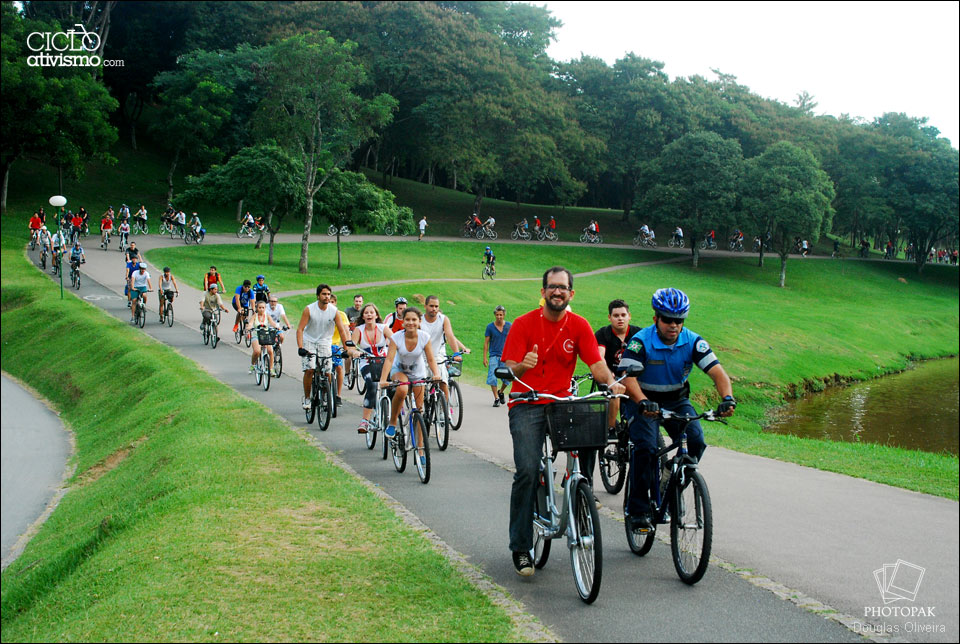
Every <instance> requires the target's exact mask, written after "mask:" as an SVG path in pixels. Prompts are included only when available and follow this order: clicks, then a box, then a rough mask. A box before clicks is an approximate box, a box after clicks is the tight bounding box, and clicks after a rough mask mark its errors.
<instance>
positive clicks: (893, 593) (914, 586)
mask: <svg viewBox="0 0 960 644" xmlns="http://www.w3.org/2000/svg"><path fill="white" fill-rule="evenodd" d="M925 572H926V568H923V567H922V566H918V565H916V564H912V563H910V562H909V561H904V560H903V559H897V563H895V564H883V567H882V568H880V569H879V570H874V571H873V578H874V579H875V580H876V582H877V588H879V589H880V596H881V597H882V598H883V603H884V604H890V603H892V602H895V601H899V600H901V599H904V600H908V601H915V600H916V599H917V592H919V590H920V583H921V582H922V581H923V575H924V573H925Z"/></svg>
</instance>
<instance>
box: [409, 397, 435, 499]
mask: <svg viewBox="0 0 960 644" xmlns="http://www.w3.org/2000/svg"><path fill="white" fill-rule="evenodd" d="M441 395H442V394H441ZM412 421H413V422H412V425H413V426H412V427H411V428H410V441H411V443H412V444H413V459H414V460H413V462H414V463H415V464H416V466H417V476H419V477H420V482H421V483H423V484H424V485H426V484H427V483H429V482H430V435H429V434H428V433H427V425H426V423H424V422H423V415H422V414H421V413H420V412H418V411H415V412H413V416H412Z"/></svg>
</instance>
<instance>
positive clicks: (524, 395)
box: [510, 392, 533, 400]
mask: <svg viewBox="0 0 960 644" xmlns="http://www.w3.org/2000/svg"><path fill="white" fill-rule="evenodd" d="M524 399H528V400H533V398H532V396H530V394H529V393H528V392H523V393H516V394H515V393H511V394H510V400H524Z"/></svg>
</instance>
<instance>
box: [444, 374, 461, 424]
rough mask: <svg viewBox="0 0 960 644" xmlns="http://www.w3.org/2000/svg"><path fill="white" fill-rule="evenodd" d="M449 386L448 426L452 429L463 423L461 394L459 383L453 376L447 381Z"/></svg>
mask: <svg viewBox="0 0 960 644" xmlns="http://www.w3.org/2000/svg"><path fill="white" fill-rule="evenodd" d="M447 386H449V387H450V400H449V401H447V402H448V403H449V405H450V423H451V424H450V428H451V429H453V430H454V431H456V430H458V429H460V425H461V424H462V423H463V396H462V395H461V394H460V385H459V384H458V383H457V381H456V380H454V379H453V378H451V379H450V381H449V382H448V383H447Z"/></svg>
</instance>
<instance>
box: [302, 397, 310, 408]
mask: <svg viewBox="0 0 960 644" xmlns="http://www.w3.org/2000/svg"><path fill="white" fill-rule="evenodd" d="M303 408H304V409H306V410H309V409H310V399H309V398H304V399H303Z"/></svg>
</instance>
